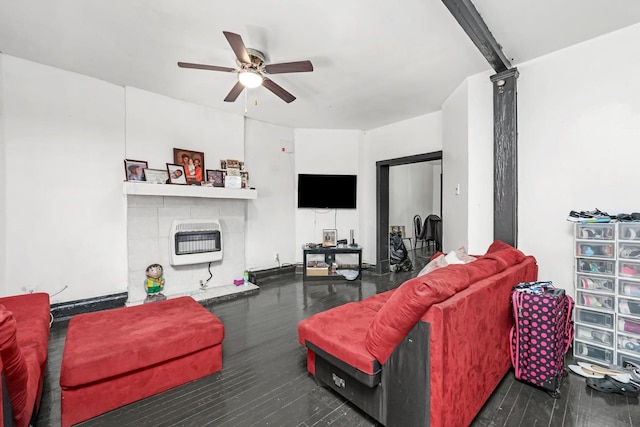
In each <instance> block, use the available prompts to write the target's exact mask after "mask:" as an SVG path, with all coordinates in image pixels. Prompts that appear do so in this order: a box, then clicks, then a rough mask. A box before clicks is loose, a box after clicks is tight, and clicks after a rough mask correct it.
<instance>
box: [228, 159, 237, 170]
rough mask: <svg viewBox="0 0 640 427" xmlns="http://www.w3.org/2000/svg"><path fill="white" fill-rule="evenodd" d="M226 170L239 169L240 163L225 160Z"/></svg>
mask: <svg viewBox="0 0 640 427" xmlns="http://www.w3.org/2000/svg"><path fill="white" fill-rule="evenodd" d="M227 169H240V162H239V161H238V160H233V159H227Z"/></svg>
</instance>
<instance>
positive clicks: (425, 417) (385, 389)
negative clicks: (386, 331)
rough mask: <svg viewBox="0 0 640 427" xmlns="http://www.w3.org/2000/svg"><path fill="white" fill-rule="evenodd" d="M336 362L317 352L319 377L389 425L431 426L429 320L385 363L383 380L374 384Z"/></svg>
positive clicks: (316, 362)
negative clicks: (361, 378) (364, 381)
mask: <svg viewBox="0 0 640 427" xmlns="http://www.w3.org/2000/svg"><path fill="white" fill-rule="evenodd" d="M312 351H313V349H312ZM341 363H342V364H344V362H341ZM337 365H339V364H338V363H336V364H333V363H331V362H330V361H329V360H327V359H325V358H324V357H323V356H322V355H319V354H318V353H316V357H315V378H316V380H317V381H318V382H319V383H320V384H322V385H324V386H326V387H328V388H331V389H332V390H334V391H335V392H337V393H338V394H340V395H341V396H343V397H344V398H346V399H347V400H349V401H350V402H351V403H353V404H354V405H355V406H357V407H358V408H360V409H362V410H363V411H364V412H366V413H367V414H368V415H370V416H371V417H373V418H374V419H375V420H376V421H378V422H380V423H381V424H383V425H385V426H387V427H394V426H398V427H406V426H415V427H418V426H429V423H430V413H429V407H430V400H431V396H430V393H429V385H430V378H429V366H430V360H429V324H428V323H426V322H422V321H419V322H418V323H417V324H416V325H415V326H414V327H413V329H412V330H411V331H410V332H409V333H408V334H407V336H406V337H405V338H404V339H403V340H402V342H401V343H400V344H399V345H398V347H396V348H395V350H394V351H393V353H392V354H391V356H390V357H389V360H387V362H386V363H385V364H384V365H382V370H381V378H380V383H379V384H377V385H375V386H373V387H370V386H368V385H367V384H365V383H363V382H361V381H359V380H358V379H357V378H356V377H354V376H353V375H351V374H349V373H347V372H346V371H345V370H343V369H341V368H340V367H339V366H337Z"/></svg>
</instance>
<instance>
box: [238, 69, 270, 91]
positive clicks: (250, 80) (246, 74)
mask: <svg viewBox="0 0 640 427" xmlns="http://www.w3.org/2000/svg"><path fill="white" fill-rule="evenodd" d="M263 80H264V78H263V77H262V75H261V74H260V73H258V72H257V71H256V70H254V69H252V68H249V69H246V70H243V71H240V72H239V73H238V81H239V82H240V83H242V85H243V86H244V87H248V88H254V87H258V86H260V85H261V84H262V81H263Z"/></svg>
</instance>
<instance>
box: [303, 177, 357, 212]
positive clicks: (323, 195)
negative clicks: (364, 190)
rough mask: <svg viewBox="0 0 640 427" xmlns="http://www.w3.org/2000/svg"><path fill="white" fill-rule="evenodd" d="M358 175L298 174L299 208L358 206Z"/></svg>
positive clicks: (352, 207)
mask: <svg viewBox="0 0 640 427" xmlns="http://www.w3.org/2000/svg"><path fill="white" fill-rule="evenodd" d="M356 183H357V177H356V175H314V174H304V173H301V174H298V207H299V208H321V209H322V208H329V209H355V208H356Z"/></svg>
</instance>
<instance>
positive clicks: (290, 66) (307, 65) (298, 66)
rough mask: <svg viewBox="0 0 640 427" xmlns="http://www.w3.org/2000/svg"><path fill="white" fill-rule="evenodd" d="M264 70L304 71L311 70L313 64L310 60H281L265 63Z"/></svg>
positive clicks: (271, 71)
mask: <svg viewBox="0 0 640 427" xmlns="http://www.w3.org/2000/svg"><path fill="white" fill-rule="evenodd" d="M264 70H265V71H266V72H267V73H269V74H283V73H305V72H308V71H313V64H311V61H297V62H283V63H281V64H269V65H265V66H264Z"/></svg>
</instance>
